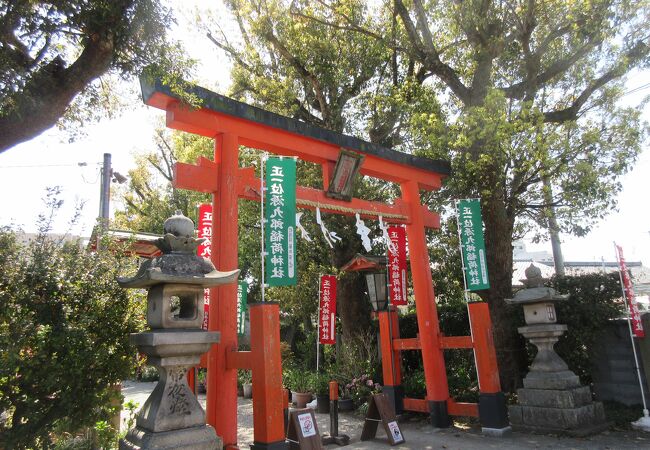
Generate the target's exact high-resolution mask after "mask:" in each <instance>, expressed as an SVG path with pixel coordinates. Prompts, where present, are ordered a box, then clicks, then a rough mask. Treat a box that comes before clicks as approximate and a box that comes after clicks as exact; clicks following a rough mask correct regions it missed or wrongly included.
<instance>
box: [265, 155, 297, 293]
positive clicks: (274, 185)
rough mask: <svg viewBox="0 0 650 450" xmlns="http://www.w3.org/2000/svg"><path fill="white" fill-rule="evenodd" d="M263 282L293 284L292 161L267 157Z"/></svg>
mask: <svg viewBox="0 0 650 450" xmlns="http://www.w3.org/2000/svg"><path fill="white" fill-rule="evenodd" d="M266 189H267V190H266V224H265V233H266V239H265V245H266V247H265V248H266V261H265V263H266V282H267V283H268V285H269V286H289V285H295V284H296V244H295V240H296V161H295V160H293V159H290V158H269V159H268V162H267V170H266Z"/></svg>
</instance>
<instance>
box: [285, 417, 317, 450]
mask: <svg viewBox="0 0 650 450" xmlns="http://www.w3.org/2000/svg"><path fill="white" fill-rule="evenodd" d="M287 441H289V448H290V449H296V450H297V449H299V450H323V445H322V443H321V437H320V434H319V433H318V424H317V423H316V416H314V410H313V409H296V410H294V411H291V416H290V417H289V429H288V430H287Z"/></svg>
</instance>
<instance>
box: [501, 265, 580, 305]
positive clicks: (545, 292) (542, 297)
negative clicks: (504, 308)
mask: <svg viewBox="0 0 650 450" xmlns="http://www.w3.org/2000/svg"><path fill="white" fill-rule="evenodd" d="M525 274H526V278H525V279H524V280H521V282H522V283H523V284H524V286H525V288H524V289H521V290H520V291H518V292H517V293H516V294H515V296H514V297H513V298H507V299H505V302H506V303H508V304H510V305H521V304H526V303H538V302H557V301H562V300H566V299H567V298H569V295H568V294H559V293H558V292H557V291H556V290H555V289H553V288H552V287H548V286H544V283H545V282H546V281H548V279H547V278H543V277H542V271H541V270H540V268H539V267H536V266H535V265H533V264H531V265H530V266H528V268H527V269H526V272H525Z"/></svg>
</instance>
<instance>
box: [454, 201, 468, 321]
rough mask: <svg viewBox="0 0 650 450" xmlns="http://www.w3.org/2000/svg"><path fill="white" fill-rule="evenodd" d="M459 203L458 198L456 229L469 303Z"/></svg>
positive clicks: (465, 290)
mask: <svg viewBox="0 0 650 450" xmlns="http://www.w3.org/2000/svg"><path fill="white" fill-rule="evenodd" d="M458 203H459V201H458V200H456V228H457V230H456V231H457V233H458V249H459V250H460V267H461V270H462V272H463V293H464V295H465V303H466V304H467V303H469V294H468V290H467V274H466V273H465V272H466V269H465V259H464V258H463V240H462V238H461V233H460V213H459V211H458ZM468 311H469V309H468Z"/></svg>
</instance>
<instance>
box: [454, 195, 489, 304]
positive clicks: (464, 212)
mask: <svg viewBox="0 0 650 450" xmlns="http://www.w3.org/2000/svg"><path fill="white" fill-rule="evenodd" d="M457 209H458V211H457V213H458V228H459V234H460V247H461V252H462V255H463V266H464V269H465V282H466V288H467V290H469V291H478V290H481V289H488V288H489V287H490V282H489V281H488V272H487V260H486V257H485V242H484V240H483V220H482V218H481V203H480V201H479V200H478V199H466V200H460V201H459V202H458V204H457Z"/></svg>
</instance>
